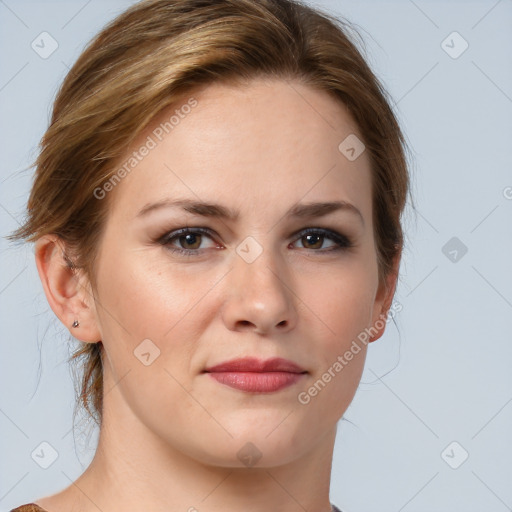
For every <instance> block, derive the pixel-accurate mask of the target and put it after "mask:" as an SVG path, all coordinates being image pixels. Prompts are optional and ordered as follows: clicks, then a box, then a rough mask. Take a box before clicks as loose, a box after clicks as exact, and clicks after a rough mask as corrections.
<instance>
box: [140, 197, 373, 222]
mask: <svg viewBox="0 0 512 512" xmlns="http://www.w3.org/2000/svg"><path fill="white" fill-rule="evenodd" d="M176 207H182V209H183V210H185V211H186V212H189V213H192V214H195V215H200V216H203V217H214V218H220V219H226V220H230V221H236V220H237V219H238V217H239V216H240V212H239V211H237V210H232V209H230V208H227V207H225V206H222V205H220V204H216V203H206V202H202V201H196V200H194V199H164V200H162V201H158V202H156V203H149V204H147V205H145V206H144V207H143V208H142V209H141V210H140V211H139V213H138V214H137V215H136V217H144V216H146V215H147V214H149V213H150V212H152V211H154V210H158V209H160V208H176ZM336 211H346V212H351V213H354V214H356V215H357V216H358V217H359V219H360V220H361V222H362V224H363V226H364V218H363V215H362V214H361V212H360V211H359V209H358V208H356V207H355V206H354V205H353V204H352V203H348V202H347V201H328V202H317V203H303V204H296V205H294V206H292V207H291V208H290V209H289V210H288V211H287V212H286V213H285V217H292V218H315V217H323V216H325V215H328V214H330V213H333V212H336Z"/></svg>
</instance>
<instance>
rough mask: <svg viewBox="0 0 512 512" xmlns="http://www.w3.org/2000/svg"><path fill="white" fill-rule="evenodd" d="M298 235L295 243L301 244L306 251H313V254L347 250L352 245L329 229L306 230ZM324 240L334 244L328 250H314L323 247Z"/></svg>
mask: <svg viewBox="0 0 512 512" xmlns="http://www.w3.org/2000/svg"><path fill="white" fill-rule="evenodd" d="M299 235H300V236H299V238H298V240H297V241H300V242H302V243H303V244H304V245H305V246H306V247H305V248H306V249H314V252H319V253H325V252H331V251H339V250H343V249H348V248H350V247H352V245H353V244H352V242H351V240H350V239H349V238H348V237H347V236H345V235H342V234H340V233H337V232H336V231H331V230H330V229H324V228H308V229H305V230H303V231H301V232H300V233H299ZM326 239H327V240H331V241H333V242H334V244H333V245H332V246H331V247H330V248H329V249H325V248H323V249H322V250H316V249H319V248H321V247H322V246H323V245H324V241H325V240H326Z"/></svg>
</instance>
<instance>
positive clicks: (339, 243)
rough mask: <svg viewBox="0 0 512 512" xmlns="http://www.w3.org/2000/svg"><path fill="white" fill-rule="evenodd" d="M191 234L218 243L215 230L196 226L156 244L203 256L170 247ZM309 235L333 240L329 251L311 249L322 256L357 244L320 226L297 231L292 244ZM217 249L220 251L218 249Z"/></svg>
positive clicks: (166, 235) (199, 251)
mask: <svg viewBox="0 0 512 512" xmlns="http://www.w3.org/2000/svg"><path fill="white" fill-rule="evenodd" d="M190 233H198V234H201V235H206V236H207V237H208V238H210V240H212V241H213V242H216V243H218V242H217V240H216V238H218V237H217V234H216V233H215V231H214V230H212V229H210V228H207V227H202V226H198V227H194V226H185V227H182V228H177V229H173V230H168V231H166V232H165V233H164V234H163V235H162V236H159V237H157V238H156V240H155V242H158V243H160V244H161V245H163V246H164V247H166V246H167V248H168V249H169V250H170V251H171V252H175V253H181V254H183V255H186V256H196V255H200V254H203V252H204V251H205V250H206V249H183V248H181V247H180V248H178V247H172V246H171V245H170V242H171V241H172V240H173V239H179V237H180V236H185V235H187V234H190ZM308 234H317V235H319V236H323V237H324V238H326V239H328V240H331V241H332V242H334V244H335V245H334V247H331V248H328V249H310V251H311V252H317V253H320V254H325V253H329V252H334V251H346V250H348V249H350V248H353V247H354V245H355V243H354V240H353V238H352V237H351V236H349V235H346V234H344V233H340V232H338V231H335V230H334V229H330V228H324V227H320V226H310V227H306V228H302V229H299V230H298V231H295V232H294V233H293V234H292V235H290V238H291V242H292V243H293V242H296V241H297V240H300V238H302V237H304V236H306V235H308ZM216 249H219V248H218V247H217V248H216ZM304 249H305V250H308V249H307V248H304Z"/></svg>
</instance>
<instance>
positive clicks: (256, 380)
mask: <svg viewBox="0 0 512 512" xmlns="http://www.w3.org/2000/svg"><path fill="white" fill-rule="evenodd" d="M209 375H210V376H211V377H212V378H214V379H215V380H216V381H217V382H220V383H221V384H225V385H226V386H230V387H232V388H235V389H240V390H241V391H251V392H256V393H271V392H273V391H279V390H280V389H283V388H286V387H288V386H291V385H292V384H295V383H296V382H297V381H298V380H299V379H300V378H301V377H302V376H303V375H304V374H303V373H290V372H211V373H209Z"/></svg>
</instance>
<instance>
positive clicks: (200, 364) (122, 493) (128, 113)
mask: <svg viewBox="0 0 512 512" xmlns="http://www.w3.org/2000/svg"><path fill="white" fill-rule="evenodd" d="M345 28H346V27H344V24H343V23H342V22H339V21H337V20H336V19H334V18H331V17H330V16H328V15H326V14H322V13H320V12H319V11H317V10H313V9H311V8H309V7H307V6H305V5H302V4H299V3H295V2H292V1H290V0H262V1H258V2H254V1H249V0H221V1H213V0H208V1H204V0H203V1H199V0H195V1H192V0H148V1H144V2H140V3H138V4H135V5H134V6H132V7H131V8H130V9H128V10H127V11H126V12H125V13H123V14H121V15H120V16H119V17H118V18H116V19H115V20H114V21H113V22H112V23H110V24H109V25H108V26H107V27H106V28H105V29H104V30H103V31H102V32H101V33H100V34H99V35H98V36H97V37H96V38H95V39H94V40H93V41H92V42H91V43H90V45H89V46H88V47H87V48H86V49H85V51H84V52H83V53H82V55H81V56H80V58H79V59H78V61H77V62H76V64H75V65H74V66H73V68H72V69H71V71H70V72H69V74H68V75H67V77H66V79H65V81H64V83H63V85H62V87H61V90H60V91H59V94H58V96H57V98H56V100H55V104H54V110H53V116H52V120H51V124H50V127H49V128H48V130H47V132H46V134H45V136H44V138H43V140H42V144H41V152H40V155H39V157H38V160H37V162H36V165H37V172H36V178H35V182H34V185H33V188H32V191H31V195H30V198H29V202H28V219H27V222H26V223H25V225H24V226H22V227H21V228H20V229H19V230H18V231H17V232H15V234H14V235H13V237H12V238H18V239H26V240H29V241H33V242H35V255H36V264H37V268H38V271H39V275H40V278H41V281H42V284H43V288H44V290H45V294H46V297H47V299H48V302H49V304H50V306H51V308H52V309H53V311H54V312H55V314H56V315H57V316H58V317H59V319H60V320H61V321H62V322H63V323H64V325H66V326H67V327H68V328H69V330H70V332H71V333H72V334H73V336H74V337H75V338H76V339H78V340H79V341H80V342H81V344H82V347H81V349H80V350H79V351H78V352H77V353H76V354H75V355H74V358H84V359H85V368H84V376H83V381H82V390H81V394H80V399H81V400H82V403H83V405H84V407H85V408H86V409H87V411H88V412H89V413H90V414H91V416H92V417H94V418H95V419H96V421H97V423H98V425H99V426H100V436H99V443H98V447H97V450H96V454H95V457H94V459H93V461H92V462H91V464H90V466H89V467H88V468H87V469H86V471H85V472H84V473H83V474H82V475H81V476H80V477H79V478H78V480H77V481H76V482H73V483H72V484H71V485H70V486H69V487H67V488H66V489H63V490H62V491H61V492H59V493H57V494H54V495H52V496H47V497H43V498H41V499H39V500H37V502H35V503H32V504H27V505H23V506H21V507H18V508H17V509H15V510H16V512H22V511H23V512H27V511H32V510H36V511H41V510H43V511H47V512H64V511H66V512H69V511H77V512H78V511H80V512H89V511H97V510H101V511H103V512H109V511H113V510H150V511H164V510H165V511H169V510H188V511H195V510H199V511H216V510H223V511H224V510H235V509H236V510H248V509H250V510H253V511H268V510H280V511H284V512H288V511H289V512H291V511H296V510H308V511H314V512H327V511H329V510H334V511H338V510H339V509H338V508H336V506H335V505H333V504H331V503H330V501H329V483H330V471H331V461H332V453H333V448H334V441H335V435H336V426H337V422H338V421H339V420H340V418H342V416H343V414H344V412H345V411H346V409H347V407H348V406H349V404H350V402H351V400H352V398H353V396H354V394H355V391H356V389H357V386H358V384H359V381H360V377H361V374H362V371H363V367H364V360H365V355H366V349H367V344H368V343H369V342H372V341H375V340H377V339H378V338H379V337H380V336H381V335H382V334H383V332H384V330H385V325H386V318H387V315H388V313H389V312H390V309H391V307H392V300H393V295H394V291H395V287H396V282H397V278H398V273H399V265H400V256H401V250H402V246H403V235H402V227H401V215H402V211H403V209H404V206H405V203H406V198H407V194H408V190H409V188H408V187H409V178H408V172H407V165H406V159H405V155H404V147H405V144H404V140H403V137H402V134H401V131H400V128H399V125H398V123H397V121H396V119H395V116H394V114H393V112H392V110H391V108H390V106H389V104H388V101H387V99H386V94H385V91H384V89H383V88H382V86H381V84H380V83H379V81H378V80H377V78H376V77H375V76H374V74H373V73H372V72H371V70H370V69H369V67H368V66H367V64H366V63H365V61H364V59H363V57H362V56H361V54H360V53H359V52H358V50H357V48H356V47H355V45H354V44H353V43H352V42H351V41H350V39H349V37H348V36H347V34H346V33H345Z"/></svg>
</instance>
